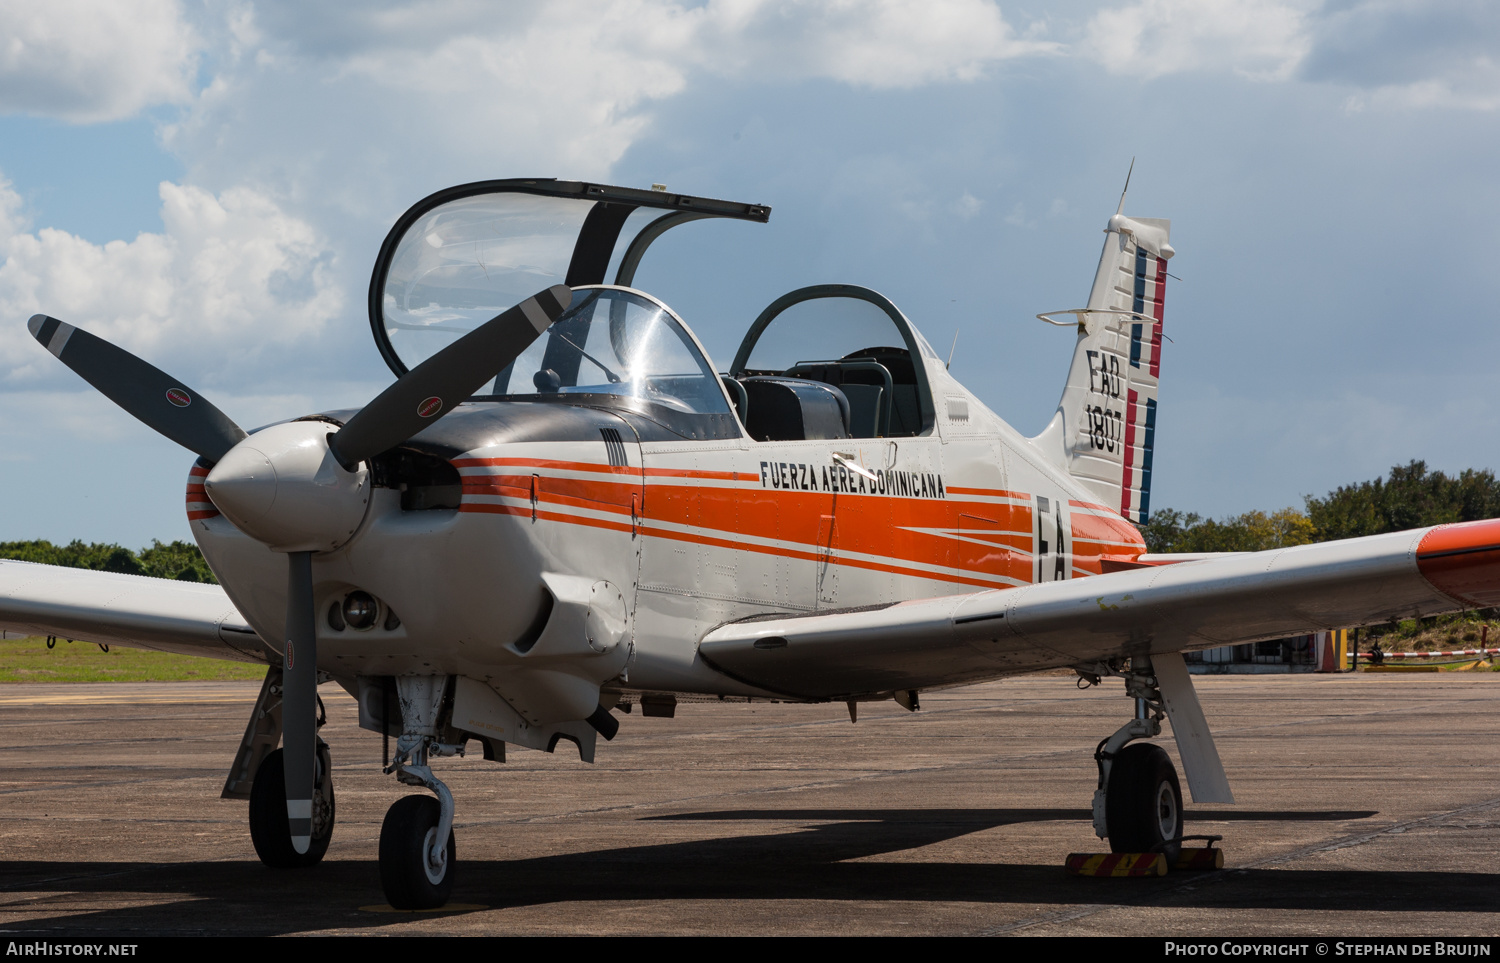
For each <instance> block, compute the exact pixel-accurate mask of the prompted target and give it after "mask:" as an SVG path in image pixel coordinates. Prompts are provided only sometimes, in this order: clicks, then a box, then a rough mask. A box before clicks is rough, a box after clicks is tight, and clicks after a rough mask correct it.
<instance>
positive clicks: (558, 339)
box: [491, 287, 730, 415]
mask: <svg viewBox="0 0 1500 963" xmlns="http://www.w3.org/2000/svg"><path fill="white" fill-rule="evenodd" d="M491 390H492V392H493V393H494V395H496V396H499V397H508V398H517V397H525V398H528V399H534V398H537V397H541V398H543V399H546V398H548V397H554V398H563V397H566V396H569V395H579V394H589V395H607V396H616V397H621V398H631V399H635V400H637V401H644V402H649V403H652V404H657V405H662V406H665V407H667V408H670V409H672V410H673V411H679V412H691V413H694V414H716V415H717V414H723V415H728V414H729V413H730V409H729V403H728V402H727V401H726V400H725V398H724V391H723V389H722V388H721V387H720V386H719V379H718V376H717V375H715V374H714V372H713V369H712V368H711V367H710V366H709V364H708V361H707V360H706V359H705V358H704V357H703V354H702V352H700V351H699V350H698V346H697V345H696V344H694V343H693V341H692V339H691V338H690V337H689V336H688V334H687V332H686V331H685V330H684V329H683V327H682V325H681V324H680V323H679V322H678V321H677V319H676V318H675V317H673V316H672V313H671V312H670V311H669V310H667V309H666V308H665V307H664V306H663V305H661V304H660V303H658V302H657V301H655V300H653V299H651V298H650V297H648V296H646V295H643V294H640V293H639V292H636V291H630V290H626V289H623V288H608V287H582V288H578V289H576V290H575V291H574V292H573V306H572V307H571V308H569V309H568V311H567V312H566V313H564V314H563V316H562V317H560V318H558V319H557V320H556V321H555V322H553V324H552V327H550V328H548V329H547V333H546V334H544V335H542V336H541V337H540V338H538V339H537V340H536V341H534V342H532V344H531V346H530V347H529V348H527V349H526V351H525V352H523V353H522V354H521V356H520V357H519V358H517V359H516V360H515V361H514V362H513V363H512V364H511V365H510V367H508V368H506V369H505V370H504V371H502V372H500V375H499V377H497V378H496V379H495V383H494V386H493V388H492V389H491Z"/></svg>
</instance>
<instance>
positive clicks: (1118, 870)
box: [1063, 853, 1167, 877]
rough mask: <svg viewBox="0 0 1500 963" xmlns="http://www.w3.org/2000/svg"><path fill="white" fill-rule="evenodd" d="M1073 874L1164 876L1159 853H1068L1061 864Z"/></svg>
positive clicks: (1163, 867) (1164, 860)
mask: <svg viewBox="0 0 1500 963" xmlns="http://www.w3.org/2000/svg"><path fill="white" fill-rule="evenodd" d="M1063 866H1064V868H1065V869H1067V871H1068V873H1069V874H1070V875H1073V876H1110V877H1122V876H1165V875H1167V857H1165V856H1163V855H1162V854H1161V853H1069V854H1068V859H1067V862H1066V863H1064V864H1063Z"/></svg>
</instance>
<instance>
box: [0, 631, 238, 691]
mask: <svg viewBox="0 0 1500 963" xmlns="http://www.w3.org/2000/svg"><path fill="white" fill-rule="evenodd" d="M265 674H266V667H265V666H263V665H251V664H248V663H245V662H224V661H221V660H219V659H200V658H195V657H193V656H188V655H170V654H168V653H165V652H148V651H146V650H144V649H125V648H121V647H119V646H110V649H109V651H108V652H105V651H103V650H101V649H100V648H99V647H98V646H97V645H95V644H94V643H92V642H66V641H64V640H62V639H58V640H57V646H56V647H55V648H52V649H49V648H47V640H46V639H45V638H43V637H42V636H33V637H32V638H29V639H14V640H7V641H0V682H211V681H221V680H230V679H253V680H256V681H259V680H260V679H262V678H264V677H265Z"/></svg>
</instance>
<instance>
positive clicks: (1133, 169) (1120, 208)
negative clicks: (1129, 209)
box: [1115, 157, 1135, 214]
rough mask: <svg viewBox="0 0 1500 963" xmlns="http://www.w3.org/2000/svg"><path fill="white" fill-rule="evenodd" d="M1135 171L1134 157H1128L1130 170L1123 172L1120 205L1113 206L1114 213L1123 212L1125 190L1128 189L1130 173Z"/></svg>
mask: <svg viewBox="0 0 1500 963" xmlns="http://www.w3.org/2000/svg"><path fill="white" fill-rule="evenodd" d="M1134 172H1135V158H1134V157H1132V158H1130V170H1127V171H1126V172H1125V188H1124V190H1122V191H1120V206H1119V207H1117V208H1115V213H1116V214H1123V213H1125V191H1128V190H1130V175H1131V174H1132V173H1134Z"/></svg>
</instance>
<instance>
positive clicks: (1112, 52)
mask: <svg viewBox="0 0 1500 963" xmlns="http://www.w3.org/2000/svg"><path fill="white" fill-rule="evenodd" d="M1312 7H1313V4H1312V3H1311V2H1309V0H1141V2H1139V3H1135V4H1131V5H1129V6H1125V7H1115V8H1112V9H1107V10H1101V11H1099V12H1098V13H1096V14H1095V15H1094V16H1093V17H1092V18H1091V19H1090V20H1089V23H1088V26H1087V28H1086V39H1085V41H1084V43H1083V45H1082V49H1083V52H1084V53H1085V55H1087V56H1091V57H1093V58H1095V59H1097V60H1098V61H1099V62H1101V63H1102V64H1103V65H1104V66H1105V67H1106V68H1107V69H1108V70H1110V71H1111V72H1113V73H1119V74H1130V75H1133V76H1137V77H1145V78H1150V77H1160V76H1163V75H1165V74H1172V73H1180V72H1183V71H1190V70H1225V69H1227V70H1233V71H1234V72H1236V73H1239V74H1241V75H1243V76H1247V77H1252V78H1255V79H1264V80H1284V79H1286V78H1288V77H1290V76H1291V75H1292V72H1293V71H1295V70H1296V68H1297V65H1298V64H1299V63H1301V61H1302V59H1303V58H1304V57H1305V56H1306V55H1307V52H1308V49H1309V47H1310V40H1309V37H1308V34H1307V23H1306V21H1307V17H1308V14H1309V12H1310V11H1311V9H1312Z"/></svg>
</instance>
